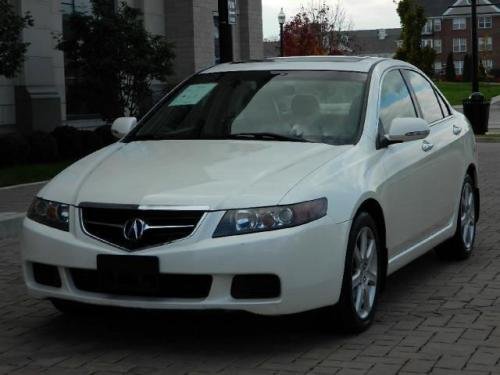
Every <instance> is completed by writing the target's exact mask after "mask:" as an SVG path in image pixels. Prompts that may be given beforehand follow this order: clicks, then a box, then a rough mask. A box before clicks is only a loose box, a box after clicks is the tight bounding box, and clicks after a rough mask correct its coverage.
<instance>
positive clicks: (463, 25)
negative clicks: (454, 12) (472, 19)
mask: <svg viewBox="0 0 500 375" xmlns="http://www.w3.org/2000/svg"><path fill="white" fill-rule="evenodd" d="M459 20H460V22H458V21H459ZM455 21H457V22H455ZM462 21H463V22H462ZM452 24H453V26H452V28H453V30H466V29H467V18H465V17H455V18H453V21H452Z"/></svg>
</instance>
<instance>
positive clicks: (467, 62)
mask: <svg viewBox="0 0 500 375" xmlns="http://www.w3.org/2000/svg"><path fill="white" fill-rule="evenodd" d="M471 76H472V61H471V58H470V56H469V54H468V53H466V54H465V56H464V71H463V73H462V81H464V82H470V80H471Z"/></svg>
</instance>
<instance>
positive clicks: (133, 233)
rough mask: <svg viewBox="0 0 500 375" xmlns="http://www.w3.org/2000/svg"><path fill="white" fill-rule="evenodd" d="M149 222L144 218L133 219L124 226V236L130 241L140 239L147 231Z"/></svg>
mask: <svg viewBox="0 0 500 375" xmlns="http://www.w3.org/2000/svg"><path fill="white" fill-rule="evenodd" d="M146 228H147V224H146V223H145V221H144V220H142V219H132V220H129V221H127V222H126V223H125V225H124V226H123V237H125V239H126V240H128V241H139V240H140V239H141V238H142V236H143V235H144V232H145V231H146Z"/></svg>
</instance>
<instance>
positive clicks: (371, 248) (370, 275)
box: [352, 227, 378, 319]
mask: <svg viewBox="0 0 500 375" xmlns="http://www.w3.org/2000/svg"><path fill="white" fill-rule="evenodd" d="M377 257H378V252H377V242H376V239H375V234H374V233H373V230H372V229H371V228H369V227H363V228H362V229H361V230H360V231H359V232H358V236H357V238H356V246H355V248H354V254H353V260H352V261H353V265H352V300H353V304H354V309H355V311H356V313H357V315H358V316H359V318H361V319H366V318H367V317H368V315H370V313H371V311H372V309H373V305H374V302H375V296H376V292H377V284H378V283H377V280H378V259H377Z"/></svg>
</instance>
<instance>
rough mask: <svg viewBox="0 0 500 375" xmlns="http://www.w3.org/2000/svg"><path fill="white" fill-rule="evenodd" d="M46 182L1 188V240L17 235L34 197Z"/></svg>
mask: <svg viewBox="0 0 500 375" xmlns="http://www.w3.org/2000/svg"><path fill="white" fill-rule="evenodd" d="M44 185H45V182H39V183H35V184H27V185H22V186H14V187H6V188H0V240H1V239H4V238H11V237H17V235H18V233H19V229H20V226H21V223H22V221H23V218H24V215H25V213H26V211H27V210H28V208H29V206H30V204H31V201H32V200H33V197H34V196H35V195H36V194H37V193H38V192H39V191H40V189H41V188H42V187H43V186H44Z"/></svg>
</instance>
